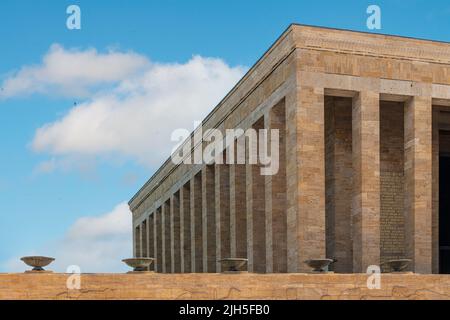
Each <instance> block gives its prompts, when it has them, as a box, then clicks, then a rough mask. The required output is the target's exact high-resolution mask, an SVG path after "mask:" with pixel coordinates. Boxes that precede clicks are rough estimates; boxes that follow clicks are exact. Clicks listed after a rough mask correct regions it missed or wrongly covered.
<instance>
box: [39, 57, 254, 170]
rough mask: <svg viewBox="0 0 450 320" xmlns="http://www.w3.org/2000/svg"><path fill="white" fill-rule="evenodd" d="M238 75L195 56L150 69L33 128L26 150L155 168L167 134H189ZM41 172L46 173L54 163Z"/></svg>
mask: <svg viewBox="0 0 450 320" xmlns="http://www.w3.org/2000/svg"><path fill="white" fill-rule="evenodd" d="M142 60H145V59H144V58H143V59H142ZM244 72H245V68H243V67H240V66H238V67H230V66H228V65H227V64H226V63H225V62H223V61H222V60H221V59H215V58H204V57H200V56H194V57H192V59H190V60H189V61H187V62H186V63H183V64H181V63H173V64H161V63H150V64H148V65H147V67H146V68H145V70H140V72H139V73H137V74H133V75H130V76H127V77H123V79H122V80H121V81H120V82H119V83H118V84H117V85H116V86H114V87H112V88H110V90H108V91H105V90H103V91H101V92H99V93H97V94H96V95H95V96H94V97H93V98H91V99H89V100H87V101H85V102H83V103H81V104H79V105H78V106H76V107H74V108H72V109H71V110H70V111H69V112H68V113H67V114H66V115H65V116H63V117H62V118H60V119H59V120H57V121H55V122H52V123H48V124H46V125H44V126H42V127H41V128H39V129H38V130H37V132H36V134H35V136H34V139H33V141H32V148H33V149H34V150H35V151H37V152H47V153H49V154H51V155H52V156H57V157H58V156H59V157H61V156H62V157H66V158H67V157H69V158H70V157H74V156H76V157H88V158H89V157H90V158H92V157H97V156H107V157H110V158H112V159H116V156H121V157H124V158H127V159H129V158H132V159H135V160H137V161H138V162H139V163H140V164H144V165H146V166H152V165H158V164H160V163H161V161H162V160H164V159H165V158H167V157H168V156H169V155H170V151H171V149H172V147H173V146H174V145H175V142H172V141H171V140H170V137H171V133H172V131H173V130H174V129H177V128H186V129H188V130H192V129H193V125H194V121H195V120H201V119H202V118H204V117H205V116H206V115H207V114H208V112H209V111H210V110H212V108H213V107H214V106H215V105H216V104H217V103H218V102H219V101H220V100H221V99H222V98H223V97H224V95H225V94H226V93H227V92H228V91H229V90H230V89H231V88H232V86H233V85H234V84H235V83H236V82H237V81H238V80H239V79H240V78H241V77H242V75H243V74H244ZM42 166H43V167H41V168H40V169H41V171H46V170H47V171H48V169H53V168H54V162H52V163H51V165H50V166H49V164H46V165H42Z"/></svg>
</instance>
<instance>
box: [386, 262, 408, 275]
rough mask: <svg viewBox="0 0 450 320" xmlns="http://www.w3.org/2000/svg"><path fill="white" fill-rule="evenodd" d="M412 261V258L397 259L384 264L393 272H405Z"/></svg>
mask: <svg viewBox="0 0 450 320" xmlns="http://www.w3.org/2000/svg"><path fill="white" fill-rule="evenodd" d="M411 261H412V260H411V259H395V260H389V261H387V262H385V263H384V265H386V266H388V268H389V270H392V271H393V272H403V271H405V270H406V269H408V267H409V264H410V263H411Z"/></svg>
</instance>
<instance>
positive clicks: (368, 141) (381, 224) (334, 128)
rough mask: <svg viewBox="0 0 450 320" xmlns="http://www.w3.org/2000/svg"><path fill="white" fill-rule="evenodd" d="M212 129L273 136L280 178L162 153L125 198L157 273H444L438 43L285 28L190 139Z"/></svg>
mask: <svg viewBox="0 0 450 320" xmlns="http://www.w3.org/2000/svg"><path fill="white" fill-rule="evenodd" d="M212 128H216V129H219V130H220V131H221V132H223V134H224V136H225V131H226V130H227V129H237V128H239V129H243V130H247V129H249V128H253V129H257V130H259V129H268V130H272V129H277V130H278V132H279V155H278V160H279V168H278V171H277V173H276V174H273V175H262V174H261V170H260V169H261V167H263V166H264V164H262V163H256V164H255V163H248V161H246V163H244V164H229V162H230V161H225V163H224V164H221V163H202V164H200V163H197V164H187V163H181V164H179V163H174V162H173V161H172V160H171V159H168V160H167V161H166V162H165V163H164V164H163V165H162V166H161V168H159V170H157V171H156V173H155V174H154V175H153V177H151V178H150V180H149V181H148V182H147V183H146V184H145V185H144V186H143V187H142V188H141V189H140V190H139V191H138V193H137V194H136V195H135V196H134V197H133V198H132V199H131V200H130V202H129V205H130V208H131V211H132V219H133V244H134V246H133V247H134V249H133V250H134V256H136V257H154V258H155V259H156V261H155V270H156V271H157V272H163V273H190V272H193V273H200V272H203V273H206V272H207V273H215V272H221V270H220V268H221V265H220V263H218V261H219V260H220V259H223V258H230V257H234V258H247V259H248V270H249V271H250V272H257V273H286V272H288V273H294V272H304V271H308V270H309V268H308V266H307V265H306V264H305V263H304V261H305V260H307V259H319V258H332V259H336V262H335V263H334V264H333V265H332V270H333V271H334V272H335V273H361V272H364V273H365V272H366V270H367V267H368V266H370V265H380V264H382V263H384V262H386V261H388V260H392V259H402V258H407V259H411V260H412V262H411V264H410V269H411V270H410V271H413V272H416V273H424V274H429V273H450V196H449V192H450V44H449V43H443V42H437V41H428V40H419V39H412V38H405V37H398V36H388V35H379V34H370V33H361V32H354V31H346V30H337V29H327V28H321V27H312V26H304V25H291V26H290V27H289V28H288V29H287V30H286V31H285V32H284V33H283V34H282V35H281V36H280V37H279V38H278V40H277V41H276V42H275V43H274V44H273V45H272V46H271V47H270V49H269V50H268V51H267V52H266V53H265V54H264V55H263V56H262V58H261V59H260V60H258V61H257V62H256V64H255V65H254V66H253V67H252V68H251V69H250V70H249V71H248V73H247V74H246V75H245V76H244V77H243V78H242V79H241V80H240V81H239V82H238V84H237V85H236V86H235V87H234V88H233V89H232V90H231V91H230V92H229V93H228V94H227V95H226V97H225V98H224V99H223V100H222V101H221V102H220V103H219V105H218V106H216V107H215V108H214V109H213V111H212V112H211V113H210V114H209V115H208V116H207V117H206V119H204V120H203V121H202V123H201V125H200V126H199V128H197V129H196V131H198V130H202V131H203V132H205V131H206V130H208V129H212ZM194 135H195V132H194V133H193V134H192V136H194ZM188 140H189V143H190V139H188ZM188 140H187V141H186V142H185V143H188ZM243 146H244V147H245V150H246V155H247V156H246V160H248V155H249V153H250V151H251V150H252V148H261V147H260V146H259V145H258V146H256V147H255V145H252V144H250V143H248V141H247V140H245V139H244V144H243ZM204 148H205V143H204V142H203V143H202V142H200V143H197V144H195V143H194V144H192V148H190V152H191V153H192V155H194V154H195V153H196V152H202V151H203V149H204ZM233 148H234V147H233ZM236 154H237V153H236V152H227V150H225V149H224V150H223V154H222V155H221V156H222V157H223V158H225V159H227V160H230V159H229V157H230V155H231V157H235V156H236ZM234 163H236V162H234Z"/></svg>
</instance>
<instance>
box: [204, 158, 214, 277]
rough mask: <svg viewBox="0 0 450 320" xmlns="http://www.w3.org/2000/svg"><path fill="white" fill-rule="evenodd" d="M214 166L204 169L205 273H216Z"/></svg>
mask: <svg viewBox="0 0 450 320" xmlns="http://www.w3.org/2000/svg"><path fill="white" fill-rule="evenodd" d="M214 171H215V170H214V165H207V166H204V167H203V169H202V216H203V272H210V273H213V272H216V260H217V259H216V213H215V209H216V208H215V200H216V199H215V194H214Z"/></svg>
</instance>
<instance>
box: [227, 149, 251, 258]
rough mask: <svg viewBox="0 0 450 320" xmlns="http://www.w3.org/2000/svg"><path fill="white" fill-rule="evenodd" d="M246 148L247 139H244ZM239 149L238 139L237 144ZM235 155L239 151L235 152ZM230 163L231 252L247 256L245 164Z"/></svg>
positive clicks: (233, 254)
mask: <svg viewBox="0 0 450 320" xmlns="http://www.w3.org/2000/svg"><path fill="white" fill-rule="evenodd" d="M243 146H244V149H245V140H244V144H243ZM235 151H237V141H236V144H235ZM234 154H235V155H236V154H237V152H235V153H234ZM234 163H235V164H233V165H230V229H231V230H230V239H231V247H230V252H231V256H232V257H236V258H247V201H246V178H245V164H236V162H234Z"/></svg>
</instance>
